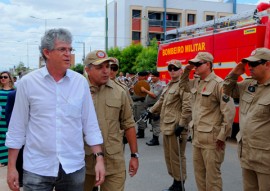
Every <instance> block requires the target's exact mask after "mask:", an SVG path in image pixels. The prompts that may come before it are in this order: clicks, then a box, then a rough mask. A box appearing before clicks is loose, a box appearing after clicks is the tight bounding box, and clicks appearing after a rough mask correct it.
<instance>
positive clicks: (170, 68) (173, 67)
mask: <svg viewBox="0 0 270 191" xmlns="http://www.w3.org/2000/svg"><path fill="white" fill-rule="evenodd" d="M180 69H181V68H177V67H175V66H172V65H170V66H168V70H169V72H171V71H178V70H180Z"/></svg>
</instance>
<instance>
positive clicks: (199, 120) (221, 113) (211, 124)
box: [182, 69, 235, 149]
mask: <svg viewBox="0 0 270 191" xmlns="http://www.w3.org/2000/svg"><path fill="white" fill-rule="evenodd" d="M189 72H190V70H188V69H185V71H184V74H183V76H182V78H185V81H186V80H188V77H189ZM190 85H191V89H190V91H191V94H192V99H191V102H192V103H193V104H192V122H193V140H192V144H193V145H194V146H196V147H200V148H209V149H215V148H216V141H217V139H218V140H221V141H225V140H226V138H227V137H228V136H230V135H231V129H232V123H233V119H234V116H235V106H234V102H233V99H232V98H230V97H229V96H226V95H224V94H223V92H222V85H223V80H222V79H221V78H220V77H218V76H217V75H216V74H215V73H214V72H212V73H210V74H209V75H208V76H207V77H206V78H205V79H204V80H200V78H196V79H194V80H191V83H190Z"/></svg>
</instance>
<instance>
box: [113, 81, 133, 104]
mask: <svg viewBox="0 0 270 191" xmlns="http://www.w3.org/2000/svg"><path fill="white" fill-rule="evenodd" d="M112 81H113V82H114V83H116V84H117V85H118V86H120V87H122V88H123V89H124V90H125V92H126V94H127V97H128V101H129V104H130V107H132V106H133V100H132V98H131V95H130V93H129V90H128V87H127V85H126V84H124V83H122V82H121V81H118V80H117V79H114V80H112Z"/></svg>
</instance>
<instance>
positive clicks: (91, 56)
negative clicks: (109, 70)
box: [83, 50, 114, 65]
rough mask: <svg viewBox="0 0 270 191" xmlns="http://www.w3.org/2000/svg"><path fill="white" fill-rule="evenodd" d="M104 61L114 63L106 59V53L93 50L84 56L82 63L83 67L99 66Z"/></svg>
mask: <svg viewBox="0 0 270 191" xmlns="http://www.w3.org/2000/svg"><path fill="white" fill-rule="evenodd" d="M106 61H111V62H114V59H113V58H110V57H108V55H107V54H106V52H104V51H103V50H95V51H92V52H89V53H88V54H87V55H86V58H85V60H84V62H83V63H84V64H85V65H89V64H93V65H99V64H102V63H103V62H106Z"/></svg>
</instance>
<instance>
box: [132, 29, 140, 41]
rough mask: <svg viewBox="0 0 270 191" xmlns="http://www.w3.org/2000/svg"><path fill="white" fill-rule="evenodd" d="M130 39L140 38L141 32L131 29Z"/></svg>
mask: <svg viewBox="0 0 270 191" xmlns="http://www.w3.org/2000/svg"><path fill="white" fill-rule="evenodd" d="M132 40H141V33H140V32H136V31H132Z"/></svg>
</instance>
